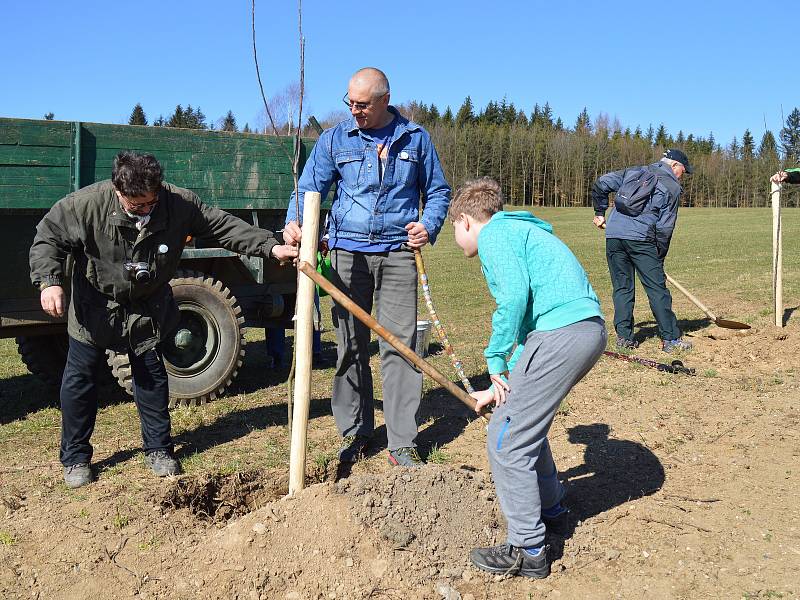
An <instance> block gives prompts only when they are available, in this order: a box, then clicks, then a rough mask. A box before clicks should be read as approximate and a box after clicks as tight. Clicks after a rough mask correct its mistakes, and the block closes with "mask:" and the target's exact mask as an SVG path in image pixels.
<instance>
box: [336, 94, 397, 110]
mask: <svg viewBox="0 0 800 600" xmlns="http://www.w3.org/2000/svg"><path fill="white" fill-rule="evenodd" d="M388 93H389V92H386V94H388ZM386 94H381V95H380V96H378V97H377V98H373V99H372V100H370V101H369V102H353V101H352V100H350V97H349V96H348V95H347V94H345V95H344V96H343V97H342V102H344V103H345V104H346V105H347V106H348V108H350V110H353V109H354V108H355V109H356V110H367V109H368V108H369V107H370V106H372V105H373V104H374V103H375V101H376V100H378V98H383V97H384V96H385V95H386Z"/></svg>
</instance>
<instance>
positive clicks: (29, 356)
mask: <svg viewBox="0 0 800 600" xmlns="http://www.w3.org/2000/svg"><path fill="white" fill-rule="evenodd" d="M16 342H17V352H19V355H20V358H22V362H23V363H25V366H26V367H28V371H30V372H31V373H33V374H34V375H37V376H38V377H40V378H41V379H42V380H43V381H44V382H45V383H46V384H47V385H49V386H53V387H60V386H61V378H62V377H63V376H64V366H65V365H66V364H67V352H68V351H69V337H68V336H67V334H66V333H57V334H51V335H33V336H20V337H18V338H16Z"/></svg>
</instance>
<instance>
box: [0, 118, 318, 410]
mask: <svg viewBox="0 0 800 600" xmlns="http://www.w3.org/2000/svg"><path fill="white" fill-rule="evenodd" d="M312 146H313V141H311V140H303V141H302V143H301V148H300V168H302V164H303V161H304V159H305V157H306V156H307V154H308V152H309V151H310V149H311V147H312ZM293 148H294V140H293V139H292V138H288V137H273V136H264V135H258V134H247V133H234V132H222V131H205V130H192V129H174V128H166V127H140V126H128V125H107V124H100V123H82V122H66V121H38V120H23V119H3V118H0V217H2V220H0V256H3V258H4V263H5V264H4V268H3V271H2V273H3V274H2V287H0V337H5V338H8V337H15V338H16V341H17V344H18V348H19V353H20V355H21V357H22V360H23V361H24V362H25V364H26V365H27V367H28V369H29V370H30V371H31V372H33V373H35V374H37V375H40V376H42V377H43V378H44V379H45V380H47V381H49V382H50V383H51V384H57V383H59V382H60V380H61V375H62V373H63V368H64V363H65V360H66V349H67V335H66V319H55V318H51V317H49V316H48V315H46V314H45V313H44V312H43V311H42V309H41V306H40V305H39V292H38V290H36V289H34V288H33V286H32V285H31V283H30V277H29V270H28V251H29V249H30V246H31V243H32V241H33V237H34V234H35V227H36V224H37V223H38V222H39V220H40V219H41V218H42V216H44V214H45V213H46V212H47V210H48V209H49V208H50V207H51V206H52V205H53V204H54V203H55V202H56V201H58V200H59V199H60V198H63V197H64V196H66V195H67V194H69V193H70V192H72V191H74V190H77V189H79V188H81V187H83V186H86V185H89V184H92V183H95V182H96V181H100V180H103V179H108V178H109V177H110V176H111V166H112V161H113V159H114V156H115V155H116V154H117V153H118V152H119V151H121V150H134V151H139V152H149V153H152V154H153V155H155V156H156V157H157V158H158V160H159V161H160V162H161V164H162V166H163V168H164V174H165V179H166V180H167V181H169V182H171V183H174V184H176V185H178V186H181V187H185V188H188V189H190V190H192V191H194V192H195V193H197V195H198V196H199V197H200V198H201V199H202V200H203V201H204V202H205V203H207V204H211V205H214V206H217V207H219V208H222V209H223V210H226V211H228V212H230V213H233V214H235V215H236V216H238V217H241V218H242V219H244V220H246V221H248V222H250V223H253V224H255V225H257V226H259V227H263V228H266V229H270V230H272V231H277V230H278V229H280V228H282V224H283V216H284V214H285V211H286V208H287V205H288V199H289V196H290V194H291V191H292V189H293V187H294V181H293V176H292V168H291V159H290V158H289V157H291V156H293V154H294V152H293ZM171 285H172V288H173V293H174V295H175V298H176V300H177V301H178V305H179V307H180V310H181V317H182V320H181V324H180V326H179V327H178V329H177V330H176V333H175V335H174V337H173V338H172V339H170V340H169V341H168V342H167V343H166V344H165V345H164V348H163V350H164V356H165V362H166V367H167V372H168V373H169V379H170V394H171V399H170V400H171V404H172V405H173V406H174V405H177V404H199V403H203V402H207V401H209V400H212V399H214V398H216V397H217V396H219V395H220V394H222V393H223V392H224V391H225V390H226V389H227V387H228V386H229V385H230V384H231V382H232V381H233V380H234V379H235V378H236V375H237V372H238V370H239V367H240V366H241V364H242V360H243V359H244V354H245V341H244V331H245V328H246V327H263V328H266V329H269V328H291V327H292V323H291V317H292V315H293V312H294V298H295V288H296V271H295V270H294V269H292V268H287V267H280V266H278V265H276V264H274V263H273V262H271V261H265V260H264V259H262V258H252V257H251V258H248V257H245V256H240V255H238V254H236V253H233V252H229V251H227V250H224V249H222V248H215V247H206V246H204V244H203V242H202V240H192V241H190V242H189V244H188V245H187V247H186V249H185V250H184V252H183V256H182V259H181V266H180V271H179V272H178V273H177V275H176V277H175V278H174V279H173V280H172V281H171ZM108 363H109V366H110V369H111V374H112V375H113V377H114V379H116V381H117V382H118V383H119V384H120V385H121V386H122V387H123V388H124V389H125V390H127V391H128V392H129V393H131V372H130V365H129V362H128V358H127V355H124V354H118V353H114V352H109V353H108Z"/></svg>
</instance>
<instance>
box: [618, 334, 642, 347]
mask: <svg viewBox="0 0 800 600" xmlns="http://www.w3.org/2000/svg"><path fill="white" fill-rule="evenodd" d="M616 346H617V348H618V349H619V350H635V349H636V348H638V347H639V342H637V341H636V340H628V339H626V338H623V337H618V338H617V343H616Z"/></svg>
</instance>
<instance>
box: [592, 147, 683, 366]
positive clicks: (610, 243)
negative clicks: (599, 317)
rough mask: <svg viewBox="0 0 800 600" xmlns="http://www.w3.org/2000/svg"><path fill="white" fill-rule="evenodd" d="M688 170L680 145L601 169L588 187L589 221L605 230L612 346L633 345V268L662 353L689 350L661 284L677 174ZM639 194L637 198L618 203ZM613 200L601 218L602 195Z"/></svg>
mask: <svg viewBox="0 0 800 600" xmlns="http://www.w3.org/2000/svg"><path fill="white" fill-rule="evenodd" d="M692 171H693V169H692V167H691V165H690V164H689V158H688V157H687V156H686V154H684V153H683V152H682V151H681V150H678V149H675V148H672V149H670V150H667V151H666V152H664V156H663V157H662V158H661V160H660V161H659V162H656V163H654V164H651V165H646V166H638V167H631V168H628V169H623V170H621V171H613V172H611V173H606V174H605V175H603V176H601V177H599V178H598V179H597V181H595V183H594V186H593V187H592V204H593V205H594V213H595V216H594V224H595V225H596V226H597V227H600V228H605V230H606V258H607V259H608V269H609V271H610V273H611V283H612V285H613V288H614V291H613V297H614V329H615V330H616V333H617V347H618V348H627V349H633V348H636V346H638V342H637V341H635V340H634V337H633V305H634V299H635V287H634V286H635V280H634V276H633V275H634V271H635V272H636V273H638V275H639V280H640V281H641V282H642V285H643V286H644V289H645V291H646V292H647V298H648V300H649V301H650V309H651V310H652V311H653V316H654V317H655V319H656V323H657V324H658V331H659V335H660V336H661V340H662V342H661V349H662V350H664V352H673V351H676V350H678V351H680V350H690V349H691V347H692V344H691V343H690V342H688V341H685V340H683V339H682V338H681V331H680V329H679V328H678V320H677V318H676V317H675V313H674V312H673V311H672V296H671V295H670V293H669V290H668V289H667V282H666V275H665V274H664V258H665V257H666V255H667V251H668V250H669V244H670V240H671V239H672V231H673V230H674V228H675V221H676V220H677V217H678V201H679V199H680V196H681V192H682V191H683V188H682V187H681V184H680V179H681V177H682V176H683V174H684V173H689V174H691V173H692ZM628 190H630V191H631V193H630V194H629V196H630V199H631V200H633V198H634V197H635V195H636V192H643V193H640V194H639V198H640V200H639V203H637V204H634V203H633V202H632V203H631V205H630V206H625V205H624V204H623V199H622V196H623V195H625V192H627V191H628ZM611 193H616V194H617V201H616V202H615V206H614V208H612V209H611V213H610V214H609V216H608V222H606V218H605V214H606V210H607V209H608V195H609V194H611Z"/></svg>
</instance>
